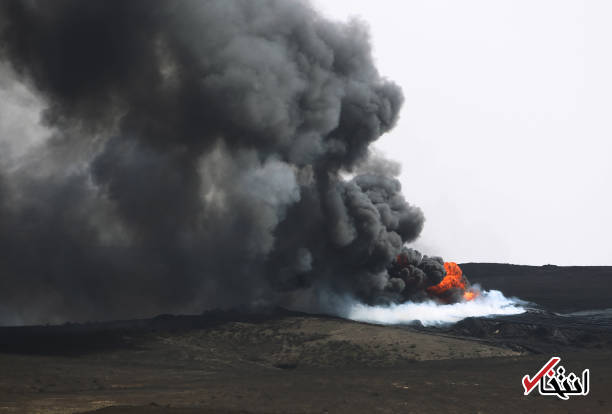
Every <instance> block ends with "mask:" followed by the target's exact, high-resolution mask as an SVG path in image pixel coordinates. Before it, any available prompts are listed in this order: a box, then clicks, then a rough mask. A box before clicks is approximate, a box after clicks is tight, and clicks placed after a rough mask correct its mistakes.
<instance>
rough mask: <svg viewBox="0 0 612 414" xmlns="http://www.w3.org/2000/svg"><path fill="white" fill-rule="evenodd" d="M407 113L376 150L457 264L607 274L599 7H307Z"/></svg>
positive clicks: (424, 241) (609, 97)
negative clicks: (333, 23)
mask: <svg viewBox="0 0 612 414" xmlns="http://www.w3.org/2000/svg"><path fill="white" fill-rule="evenodd" d="M315 4H316V5H317V6H318V8H319V9H321V10H322V11H323V12H325V13H326V14H327V15H328V16H331V17H334V18H337V19H342V20H345V19H347V18H349V16H359V17H360V18H361V19H362V20H365V21H366V22H367V23H368V24H369V25H370V29H371V35H372V42H373V46H374V54H375V56H376V59H377V63H378V67H379V69H380V70H381V72H382V73H383V74H384V75H385V76H388V77H389V78H391V79H393V80H395V81H396V82H397V83H398V84H400V85H401V86H402V88H403V90H404V94H405V97H406V102H405V104H404V108H403V110H402V114H401V119H400V122H399V124H398V125H397V127H396V128H395V130H394V131H392V132H391V133H390V134H388V135H386V136H385V137H383V138H382V139H381V141H380V142H379V144H377V146H378V148H380V149H381V150H382V151H383V152H384V153H386V154H387V155H388V156H390V157H392V158H394V159H396V160H398V161H400V162H401V163H402V165H403V172H402V176H401V181H402V184H403V188H404V193H405V194H406V196H407V198H408V199H409V200H411V201H412V202H413V203H415V204H417V205H419V206H420V207H422V208H423V210H424V211H425V214H426V216H427V223H426V227H425V230H424V232H423V235H422V237H421V239H420V240H419V241H418V242H417V243H416V245H417V247H420V248H421V249H423V250H424V251H425V252H427V253H434V254H440V255H443V256H444V257H445V258H446V259H448V260H456V261H494V262H512V263H522V264H544V263H555V264H560V265H570V264H577V265H595V264H607V265H612V240H611V235H612V218H611V216H610V211H612V195H611V193H610V183H611V182H612V167H611V166H610V164H611V163H610V158H611V156H612V139H611V138H612V117H611V114H612V76H611V75H610V74H611V73H612V53H610V47H611V45H610V43H611V41H612V25H610V21H612V2H609V1H604V0H602V1H578V0H575V1H562V0H550V1H546V0H528V1H522V0H510V1H500V0H496V1H491V0H480V1H473V0H470V1H466V0H464V1H460V2H459V1H453V0H448V1H440V0H420V1H415V0H409V1H400V0H397V1H393V0H376V1H372V0H333V1H324V0H316V1H315Z"/></svg>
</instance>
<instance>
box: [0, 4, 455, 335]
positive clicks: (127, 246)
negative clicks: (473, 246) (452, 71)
mask: <svg viewBox="0 0 612 414" xmlns="http://www.w3.org/2000/svg"><path fill="white" fill-rule="evenodd" d="M0 94H1V97H2V98H3V99H2V103H1V104H0V110H1V117H0V275H1V277H0V323H5V324H6V323H36V322H61V321H65V320H87V319H112V318H126V317H140V316H151V315H154V314H157V313H160V312H199V311H202V310H204V309H210V308H215V307H224V308H227V307H232V306H237V305H253V304H268V305H269V304H285V305H286V304H289V305H291V304H295V303H302V304H304V303H310V305H309V306H311V308H312V307H314V308H316V306H317V305H316V302H317V298H318V297H320V295H321V292H326V294H327V293H329V292H331V293H332V294H342V295H349V296H350V297H352V298H355V300H356V301H358V302H361V303H366V304H369V305H376V304H385V303H391V302H393V301H397V300H398V299H402V300H406V299H407V298H414V297H415V296H414V295H416V296H418V292H416V293H415V292H414V291H412V290H411V291H410V292H409V294H408V293H407V292H408V291H405V289H406V288H407V287H406V283H405V282H404V281H403V280H402V279H401V277H399V276H398V275H391V276H390V274H389V269H390V266H391V264H392V262H393V261H394V260H395V259H396V257H397V255H398V254H399V253H400V252H401V251H402V246H403V245H404V244H405V243H407V242H410V241H413V240H414V239H415V238H417V237H418V235H419V233H420V232H421V230H422V227H423V222H424V217H423V214H422V212H421V211H420V210H419V209H418V208H416V207H414V206H412V205H410V204H408V203H407V202H406V200H404V198H403V196H402V195H401V187H400V184H399V181H397V179H396V178H395V176H396V175H397V174H398V172H399V168H398V166H397V165H395V164H394V163H392V162H390V161H387V160H384V159H382V158H380V157H378V156H376V155H372V154H371V153H370V151H369V149H368V147H369V145H370V144H371V143H372V142H373V141H375V140H376V139H378V138H379V137H380V136H381V135H382V134H384V133H385V132H387V131H389V130H390V129H391V128H392V127H393V125H394V124H395V122H396V120H397V117H398V113H399V110H400V107H401V104H402V100H403V98H402V93H401V91H400V89H399V88H398V87H397V86H396V85H395V84H393V83H392V82H390V81H388V80H386V79H384V78H383V77H381V75H380V74H379V73H378V72H377V70H376V68H375V66H374V64H373V61H372V56H371V50H370V43H369V38H368V32H367V30H366V28H365V27H364V25H363V24H361V23H360V22H358V21H352V22H349V23H338V22H331V21H329V20H326V19H324V18H323V17H321V16H320V15H319V14H317V13H316V12H315V11H314V10H313V9H312V8H311V6H310V5H309V4H308V3H305V2H301V1H286V0H258V1H251V0H198V1H193V0H186V1H164V0H160V1H155V2H151V1H145V0H128V1H113V0H110V1H109V0H90V1H86V2H85V1H76V0H56V1H46V0H40V1H37V0H30V1H22V0H17V1H12V0H5V1H2V2H0ZM415 156H419V155H418V154H415ZM347 176H352V177H353V178H351V179H345V178H343V177H347ZM410 254H412V253H410ZM415 254H416V253H415ZM418 262H419V263H420V264H421V265H419V266H420V267H419V269H416V267H414V266H413V267H414V269H413V268H412V267H411V268H410V269H412V270H403V272H404V273H405V275H404V276H405V277H408V276H410V277H411V278H412V279H410V280H413V279H414V280H417V279H418V280H420V281H421V282H422V281H423V280H430V281H432V282H431V283H437V282H439V280H440V279H441V277H442V276H444V268H443V266H442V261H441V260H439V259H436V258H433V259H430V258H427V257H420V255H419V260H418ZM400 270H401V269H400ZM406 272H408V273H406ZM404 276H402V277H404ZM415 278H416V279H415ZM406 280H407V279H406ZM421 282H418V283H421ZM415 283H416V282H415ZM418 283H417V284H418ZM431 283H429V284H431ZM421 285H422V286H421ZM425 285H426V284H423V283H421V284H420V285H419V286H421V287H422V288H424V286H425ZM413 288H414V286H412V287H411V289H413Z"/></svg>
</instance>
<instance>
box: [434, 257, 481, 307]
mask: <svg viewBox="0 0 612 414" xmlns="http://www.w3.org/2000/svg"><path fill="white" fill-rule="evenodd" d="M444 269H446V276H444V279H442V281H441V282H440V283H438V284H437V285H435V286H430V287H428V288H427V292H428V293H429V294H431V295H434V296H444V294H446V293H447V292H448V291H449V290H450V289H459V290H462V291H463V299H465V300H467V301H470V300H472V299H474V298H475V297H477V296H478V291H476V290H473V289H471V288H468V286H467V283H466V279H465V278H464V277H463V272H462V271H461V268H460V267H459V265H457V263H454V262H445V263H444Z"/></svg>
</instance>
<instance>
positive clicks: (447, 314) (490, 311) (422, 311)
mask: <svg viewBox="0 0 612 414" xmlns="http://www.w3.org/2000/svg"><path fill="white" fill-rule="evenodd" d="M524 304H525V302H523V301H521V300H519V299H516V298H507V297H505V296H504V295H503V294H502V293H501V292H500V291H498V290H489V291H482V292H481V294H480V295H479V296H478V297H476V298H475V299H474V300H471V301H469V302H459V303H454V304H440V303H436V302H434V301H432V300H429V301H426V302H420V303H414V302H406V303H401V304H391V305H388V306H369V305H364V304H363V303H358V302H353V303H351V304H349V305H348V306H347V307H346V309H345V311H344V312H343V313H344V315H342V316H344V317H346V318H348V319H352V320H355V321H360V322H369V323H376V324H381V325H397V324H410V323H415V322H420V323H421V324H423V326H435V325H445V324H451V323H456V322H459V321H460V320H462V319H465V318H468V317H471V316H473V317H478V316H492V315H516V314H519V313H523V312H525V308H524V307H523V306H522V305H524Z"/></svg>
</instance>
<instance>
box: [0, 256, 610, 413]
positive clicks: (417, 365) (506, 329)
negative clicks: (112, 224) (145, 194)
mask: <svg viewBox="0 0 612 414" xmlns="http://www.w3.org/2000/svg"><path fill="white" fill-rule="evenodd" d="M483 266H484V268H486V269H490V266H491V265H483ZM496 266H499V265H496ZM466 267H467V268H468V269H470V271H472V272H473V270H474V269H476V270H478V265H468V266H466ZM501 269H502V270H503V269H504V266H503V265H502V266H501ZM516 269H517V268H516V267H512V269H511V270H508V269H506V270H507V273H504V274H505V275H506V276H504V277H503V278H502V277H501V276H498V275H497V274H488V273H486V272H483V273H482V274H481V275H480V276H478V272H473V273H474V275H475V276H476V277H472V274H471V273H468V271H467V270H466V273H468V276H469V277H470V278H471V279H472V280H476V281H478V282H480V283H481V284H483V286H484V287H485V288H487V289H495V288H497V289H501V290H504V291H505V290H506V289H508V290H510V289H509V288H512V289H514V292H520V291H521V290H522V289H523V287H522V286H514V287H513V284H512V282H513V281H514V282H515V283H516V284H519V285H521V284H523V283H528V284H529V283H531V284H532V286H535V285H538V284H539V283H540V282H539V281H538V280H537V278H538V277H539V276H538V275H539V273H538V272H535V273H533V274H525V275H519V274H517V273H516V272H515V270H516ZM537 269H539V268H537ZM557 269H561V270H560V271H559V273H558V274H557V275H556V276H551V269H546V272H545V273H546V275H547V276H546V278H553V279H554V280H555V282H556V283H557V285H558V286H557V288H556V289H553V290H550V291H549V294H548V296H547V300H548V301H549V303H550V304H551V305H550V306H551V309H554V310H555V311H556V312H557V313H555V312H551V311H550V310H548V309H546V308H543V307H535V308H534V309H533V310H531V311H530V312H529V313H527V314H523V315H516V316H509V317H501V318H469V319H466V320H464V321H462V322H459V323H458V324H456V325H453V326H447V327H442V328H427V329H425V328H422V327H418V326H391V327H382V326H374V325H368V324H363V323H356V322H352V321H346V320H342V319H339V318H334V317H327V316H316V315H305V314H300V313H296V312H289V311H284V310H278V309H277V310H273V311H268V312H260V313H257V314H253V313H245V312H208V313H206V314H204V315H199V316H160V317H157V318H153V319H149V320H140V321H124V322H107V323H95V324H85V325H76V324H66V325H62V326H52V327H18V328H0V413H4V412H6V413H73V412H83V413H84V412H93V411H96V410H98V411H96V412H99V413H107V414H112V413H133V414H136V413H160V414H162V413H163V414H169V413H177V414H178V413H181V414H187V413H213V412H215V413H216V412H221V413H239V412H248V413H268V412H291V413H293V412H298V413H306V412H308V413H310V412H319V413H320V412H330V413H335V412H351V413H352V412H364V413H371V412H382V413H396V412H397V413H405V412H415V413H420V412H437V413H446V412H449V413H453V412H457V413H463V412H469V413H474V412H483V413H489V412H500V413H503V412H512V413H519V412H539V413H542V412H555V413H558V412H563V413H565V412H575V413H586V412H589V413H598V412H601V413H608V412H612V397H611V396H610V393H609V391H610V390H611V389H612V358H611V357H612V329H611V327H610V326H611V324H610V319H611V318H610V317H609V316H606V315H608V314H607V313H606V312H603V313H602V312H598V313H597V312H596V313H595V314H593V313H579V314H573V315H559V314H558V313H559V310H560V309H574V310H575V308H572V306H578V309H582V308H580V306H582V305H563V302H564V301H566V300H567V295H566V291H567V290H570V291H571V290H572V289H573V286H574V283H575V280H576V276H575V275H572V274H570V273H568V270H567V268H557ZM540 271H543V270H540ZM513 272H514V273H513ZM577 274H582V273H580V272H578V273H577ZM483 275H484V276H483ZM593 277H595V276H593ZM598 277H600V278H601V279H600V285H599V286H600V287H603V286H604V285H605V283H604V281H605V280H606V279H605V277H604V276H598ZM534 279H535V280H534ZM499 280H501V281H502V282H500V283H501V285H497V284H496V283H497V282H496V281H499ZM607 280H609V281H610V282H612V279H610V278H608V279H607ZM610 282H608V286H607V290H609V287H610V285H612V283H610ZM504 283H505V284H506V285H504ZM560 286H561V287H562V286H565V288H566V289H565V290H564V289H561V287H560ZM580 292H581V294H584V295H593V296H594V297H595V298H596V300H602V302H596V301H595V303H599V304H603V305H605V304H606V303H607V302H604V301H603V298H602V297H601V295H600V292H599V291H597V292H595V289H586V290H582V291H580ZM514 294H516V295H517V296H519V297H520V296H521V295H520V294H519V293H514ZM541 294H543V293H541V292H536V293H533V295H534V296H531V297H525V296H524V295H523V297H524V298H526V299H530V300H532V301H536V298H537V297H538V295H541ZM597 298H599V299H597ZM577 303H579V304H582V303H584V304H587V303H589V301H588V298H586V299H585V298H584V297H580V298H579V300H578V302H577ZM605 307H612V306H605ZM594 315H598V316H594ZM602 315H603V316H602ZM553 354H554V355H559V356H561V357H562V358H563V364H564V366H565V367H566V368H567V369H569V370H571V371H574V372H578V371H581V370H582V369H584V368H590V369H591V393H590V394H589V395H588V396H585V397H573V398H572V399H570V401H567V402H566V401H561V400H558V399H557V398H553V397H542V396H539V395H537V394H535V393H532V394H531V395H529V396H524V395H523V390H522V386H521V382H520V381H521V377H522V376H523V375H525V374H529V375H532V374H534V373H535V372H537V371H538V369H539V368H540V367H541V365H542V364H543V363H545V362H546V361H547V360H548V359H549V358H550V357H551V356H552V355H553Z"/></svg>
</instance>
